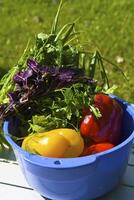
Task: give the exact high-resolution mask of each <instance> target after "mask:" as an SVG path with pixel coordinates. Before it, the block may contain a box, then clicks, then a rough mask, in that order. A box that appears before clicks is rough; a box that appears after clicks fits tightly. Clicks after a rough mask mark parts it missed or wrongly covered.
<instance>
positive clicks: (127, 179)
mask: <svg viewBox="0 0 134 200" xmlns="http://www.w3.org/2000/svg"><path fill="white" fill-rule="evenodd" d="M122 184H124V185H127V186H131V187H134V167H132V166H128V167H127V169H126V173H125V174H124V177H123V181H122Z"/></svg>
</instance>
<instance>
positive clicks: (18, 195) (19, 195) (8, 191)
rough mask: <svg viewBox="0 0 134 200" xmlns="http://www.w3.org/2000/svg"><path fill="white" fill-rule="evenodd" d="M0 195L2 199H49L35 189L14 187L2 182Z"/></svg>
mask: <svg viewBox="0 0 134 200" xmlns="http://www.w3.org/2000/svg"><path fill="white" fill-rule="evenodd" d="M0 196H1V197H0V199H1V200H12V199H13V200H15V199H19V200H26V199H28V200H47V199H45V198H43V197H41V196H40V195H39V194H38V193H37V192H35V191H33V190H28V189H22V188H19V187H12V186H9V185H4V184H0Z"/></svg>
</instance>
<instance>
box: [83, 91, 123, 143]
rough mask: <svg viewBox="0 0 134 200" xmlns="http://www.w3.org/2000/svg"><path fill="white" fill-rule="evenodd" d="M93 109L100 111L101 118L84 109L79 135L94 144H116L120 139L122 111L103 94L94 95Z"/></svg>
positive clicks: (110, 98)
mask: <svg viewBox="0 0 134 200" xmlns="http://www.w3.org/2000/svg"><path fill="white" fill-rule="evenodd" d="M94 107H96V108H98V109H99V110H100V112H101V115H102V116H101V117H100V118H96V117H95V115H94V114H93V113H92V112H91V111H90V109H89V108H87V110H86V109H85V108H84V112H83V119H82V122H81V124H80V133H81V135H82V136H83V137H87V138H89V139H92V140H93V141H94V142H96V143H101V142H110V143H112V144H114V145H116V144H118V142H119V139H120V137H121V126H122V117H123V109H122V108H121V106H120V105H119V103H118V102H117V101H116V100H114V99H113V98H112V97H110V96H108V95H106V94H103V93H98V94H96V95H95V97H94ZM84 114H86V115H84Z"/></svg>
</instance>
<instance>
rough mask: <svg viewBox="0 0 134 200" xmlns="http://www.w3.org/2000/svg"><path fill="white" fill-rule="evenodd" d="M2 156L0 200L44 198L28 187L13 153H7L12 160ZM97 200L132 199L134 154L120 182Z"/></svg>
mask: <svg viewBox="0 0 134 200" xmlns="http://www.w3.org/2000/svg"><path fill="white" fill-rule="evenodd" d="M2 156H3V155H0V157H1V158H0V200H16V199H18V200H27V199H28V200H45V199H44V198H43V197H41V196H40V195H39V194H38V193H36V192H35V191H33V190H32V189H31V188H30V187H29V185H28V184H27V182H26V181H25V178H24V177H23V174H22V172H21V170H20V168H19V165H18V163H17V162H16V161H15V160H14V155H13V157H12V155H8V156H10V158H11V157H12V160H8V159H5V158H2ZM46 200H47V199H46ZM83 200H84V199H83ZM98 200H134V154H132V153H131V154H130V157H129V162H128V166H127V170H126V173H125V175H124V177H123V180H122V184H121V185H119V186H118V187H117V188H116V189H115V190H113V191H112V192H110V193H108V194H106V195H105V196H103V197H101V198H99V199H98Z"/></svg>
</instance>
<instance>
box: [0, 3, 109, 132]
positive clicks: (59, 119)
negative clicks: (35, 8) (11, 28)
mask: <svg viewBox="0 0 134 200" xmlns="http://www.w3.org/2000/svg"><path fill="white" fill-rule="evenodd" d="M62 5H63V2H62V0H61V2H60V5H59V8H58V11H57V14H56V16H55V19H54V22H53V24H52V28H51V31H50V34H44V33H39V34H38V35H37V37H36V40H35V44H34V46H33V47H32V48H29V44H28V45H27V47H26V49H25V50H24V53H23V55H22V57H21V58H20V60H19V61H18V63H17V65H16V66H14V67H12V68H11V70H9V72H8V73H7V74H5V76H4V77H3V78H2V79H1V80H0V87H1V90H0V116H1V119H5V118H7V117H10V116H16V117H18V118H19V119H20V120H21V121H22V124H23V126H22V127H23V129H24V127H25V126H24V125H25V124H28V126H26V127H28V130H29V132H30V133H31V132H41V131H44V130H50V129H53V128H59V127H71V128H72V127H73V128H75V129H78V128H79V123H80V119H81V117H82V108H83V107H84V106H85V107H87V106H90V108H91V110H92V112H93V113H94V114H95V116H96V117H100V112H99V111H98V110H96V109H95V108H94V107H93V106H92V100H93V96H94V94H95V93H96V92H98V91H107V92H108V89H109V81H108V78H107V74H106V71H105V67H104V62H103V61H104V60H105V61H106V62H108V60H107V59H104V58H103V57H102V56H101V55H100V53H99V52H98V51H95V52H93V53H91V52H88V51H85V50H84V48H83V47H82V46H81V45H80V42H79V38H78V32H76V30H75V22H73V23H68V24H65V25H64V26H63V27H62V28H61V29H60V30H58V19H59V14H60V10H61V8H62ZM111 64H112V63H111ZM98 70H99V75H100V76H99V80H98V81H96V80H95V76H96V71H98ZM109 91H110V92H111V90H109ZM28 130H27V132H28ZM23 131H24V130H23Z"/></svg>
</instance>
